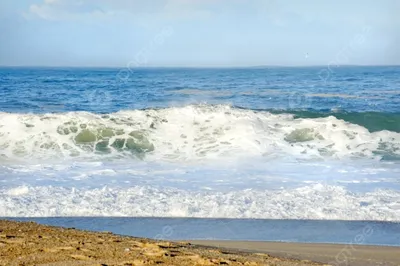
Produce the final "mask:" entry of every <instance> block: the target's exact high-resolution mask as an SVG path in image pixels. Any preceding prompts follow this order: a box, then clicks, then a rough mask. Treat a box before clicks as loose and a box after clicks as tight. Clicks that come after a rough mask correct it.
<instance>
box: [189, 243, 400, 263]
mask: <svg viewBox="0 0 400 266" xmlns="http://www.w3.org/2000/svg"><path fill="white" fill-rule="evenodd" d="M190 243H192V244H197V245H205V246H212V247H218V248H230V249H234V250H241V251H247V252H266V253H268V254H269V255H272V256H279V257H285V258H293V259H300V260H312V261H318V262H322V263H326V264H329V265H354V266H370V265H371V266H372V265H396V266H399V265H400V247H388V246H365V245H352V244H348V245H340V244H314V243H278V242H259V241H215V240H212V241H206V240H205V241H200V240H198V241H190Z"/></svg>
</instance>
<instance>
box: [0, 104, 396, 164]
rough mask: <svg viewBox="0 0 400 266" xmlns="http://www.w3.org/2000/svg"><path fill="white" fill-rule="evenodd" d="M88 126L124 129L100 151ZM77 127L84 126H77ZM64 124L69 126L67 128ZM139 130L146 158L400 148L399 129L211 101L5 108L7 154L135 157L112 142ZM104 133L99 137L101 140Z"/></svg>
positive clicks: (322, 155)
mask: <svg viewBox="0 0 400 266" xmlns="http://www.w3.org/2000/svg"><path fill="white" fill-rule="evenodd" d="M80 126H85V127H86V129H87V130H89V131H91V132H94V133H95V134H97V135H98V134H100V133H99V132H101V130H104V129H111V130H112V131H113V132H117V131H119V132H120V133H118V134H120V135H113V136H109V137H105V138H103V137H101V138H102V139H101V140H104V139H106V141H108V142H109V146H108V147H107V148H108V152H107V154H104V153H99V152H97V151H96V149H95V147H94V144H93V143H86V144H85V145H82V144H79V143H77V142H76V141H75V138H76V136H77V135H78V134H79V132H82V130H83V129H81V127H80ZM72 127H74V129H73V131H76V130H78V132H72V130H71V128H72ZM64 130H66V131H67V133H65V134H64V133H62V132H64ZM122 131H123V133H121V132H122ZM132 131H135V132H141V133H140V134H142V136H143V138H144V139H145V144H143V145H145V146H146V145H147V146H146V147H150V146H149V145H150V144H152V145H154V148H155V149H154V151H152V152H150V151H148V152H147V156H146V157H145V160H163V161H181V162H190V161H204V160H213V159H221V158H241V157H254V156H257V157H259V156H264V157H265V158H268V159H269V160H271V159H274V158H275V159H276V158H282V157H293V158H299V159H317V160H322V159H326V158H336V159H343V158H354V157H357V158H359V157H362V158H376V159H379V158H380V155H376V151H382V149H386V150H383V152H388V153H391V154H397V155H399V154H400V134H399V133H395V132H390V131H381V132H374V133H370V132H369V131H368V130H367V129H366V128H364V127H362V126H358V125H355V124H351V123H347V122H345V121H343V120H338V119H337V118H335V117H326V118H317V119H294V118H293V116H292V115H287V114H282V115H274V114H271V113H268V112H255V111H251V110H242V109H235V108H232V107H229V106H223V105H222V106H207V105H204V106H186V107H179V108H177V107H174V108H167V109H160V110H134V111H121V112H118V113H113V114H109V115H107V116H104V115H97V114H92V113H86V112H71V113H63V114H43V115H38V114H9V113H0V149H1V151H0V160H2V159H1V158H3V160H5V159H4V158H8V159H18V158H24V159H26V158H32V159H55V158H60V159H63V158H71V157H72V158H79V159H80V160H82V159H85V158H86V159H88V160H93V159H94V158H97V157H100V158H105V157H107V156H111V157H121V156H129V154H130V153H129V151H126V150H125V151H117V150H116V149H115V148H113V147H112V145H111V144H112V143H114V142H115V141H116V140H117V139H120V138H123V139H129V138H132V137H131V136H130V135H129V133H130V132H132ZM60 132H61V133H60ZM101 140H100V137H98V136H97V140H96V143H98V142H100V141H101Z"/></svg>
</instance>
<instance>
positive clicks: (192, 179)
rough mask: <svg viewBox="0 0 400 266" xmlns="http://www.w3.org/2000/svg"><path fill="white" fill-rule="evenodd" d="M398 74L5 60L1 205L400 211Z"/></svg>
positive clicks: (331, 215)
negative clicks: (28, 64)
mask: <svg viewBox="0 0 400 266" xmlns="http://www.w3.org/2000/svg"><path fill="white" fill-rule="evenodd" d="M399 74H400V67H396V66H387V67H372V66H371V67H350V66H348V67H336V68H328V67H323V66H321V67H304V68H294V67H293V68H290V67H259V68H230V69H228V68H227V69H211V68H208V69H196V68H143V69H133V70H129V69H107V68H0V216H20V217H21V216H39V217H42V216H133V217H142V216H158V217H160V216H161V217H209V218H210V217H214V218H215V217H224V218H269V219H282V218H284V219H340V220H382V221H400V191H399V189H400V75H399Z"/></svg>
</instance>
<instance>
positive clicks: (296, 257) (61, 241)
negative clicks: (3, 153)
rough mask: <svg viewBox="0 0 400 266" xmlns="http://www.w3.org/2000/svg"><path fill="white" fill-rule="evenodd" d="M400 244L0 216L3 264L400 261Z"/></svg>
mask: <svg viewBox="0 0 400 266" xmlns="http://www.w3.org/2000/svg"><path fill="white" fill-rule="evenodd" d="M397 254H400V247H382V246H361V245H360V246H349V245H330V244H301V243H276V242H254V241H253V242H252V241H181V242H170V241H157V240H151V239H145V238H135V237H126V236H120V235H114V234H112V233H110V232H91V231H83V230H77V229H74V228H62V227H53V226H45V225H40V224H37V223H34V222H15V221H6V220H0V265H48V266H50V265H54V266H59V265H156V264H158V265H288V266H290V265H356V266H357V265H360V266H361V265H366V266H368V265H400V257H399V256H398V255H397Z"/></svg>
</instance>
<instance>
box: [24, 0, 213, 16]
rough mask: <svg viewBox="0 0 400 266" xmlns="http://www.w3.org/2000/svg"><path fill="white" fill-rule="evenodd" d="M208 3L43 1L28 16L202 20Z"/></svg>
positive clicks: (171, 0)
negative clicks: (115, 16) (118, 16)
mask: <svg viewBox="0 0 400 266" xmlns="http://www.w3.org/2000/svg"><path fill="white" fill-rule="evenodd" d="M210 2H211V1H210V0H204V1H200V0H154V1H141V0H114V1H110V0H44V1H43V3H41V4H34V5H31V6H30V8H29V14H30V15H33V16H36V17H39V18H42V19H45V20H76V19H84V18H101V17H107V16H112V15H117V14H128V15H130V16H132V15H135V19H139V20H140V19H141V18H142V19H152V20H154V19H156V20H161V19H165V18H166V19H202V18H208V17H209V16H210V15H211V12H210V11H209V10H207V9H204V8H202V6H203V5H204V4H207V3H210ZM105 10H106V11H105ZM25 17H29V16H25ZM132 17H133V16H132Z"/></svg>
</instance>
